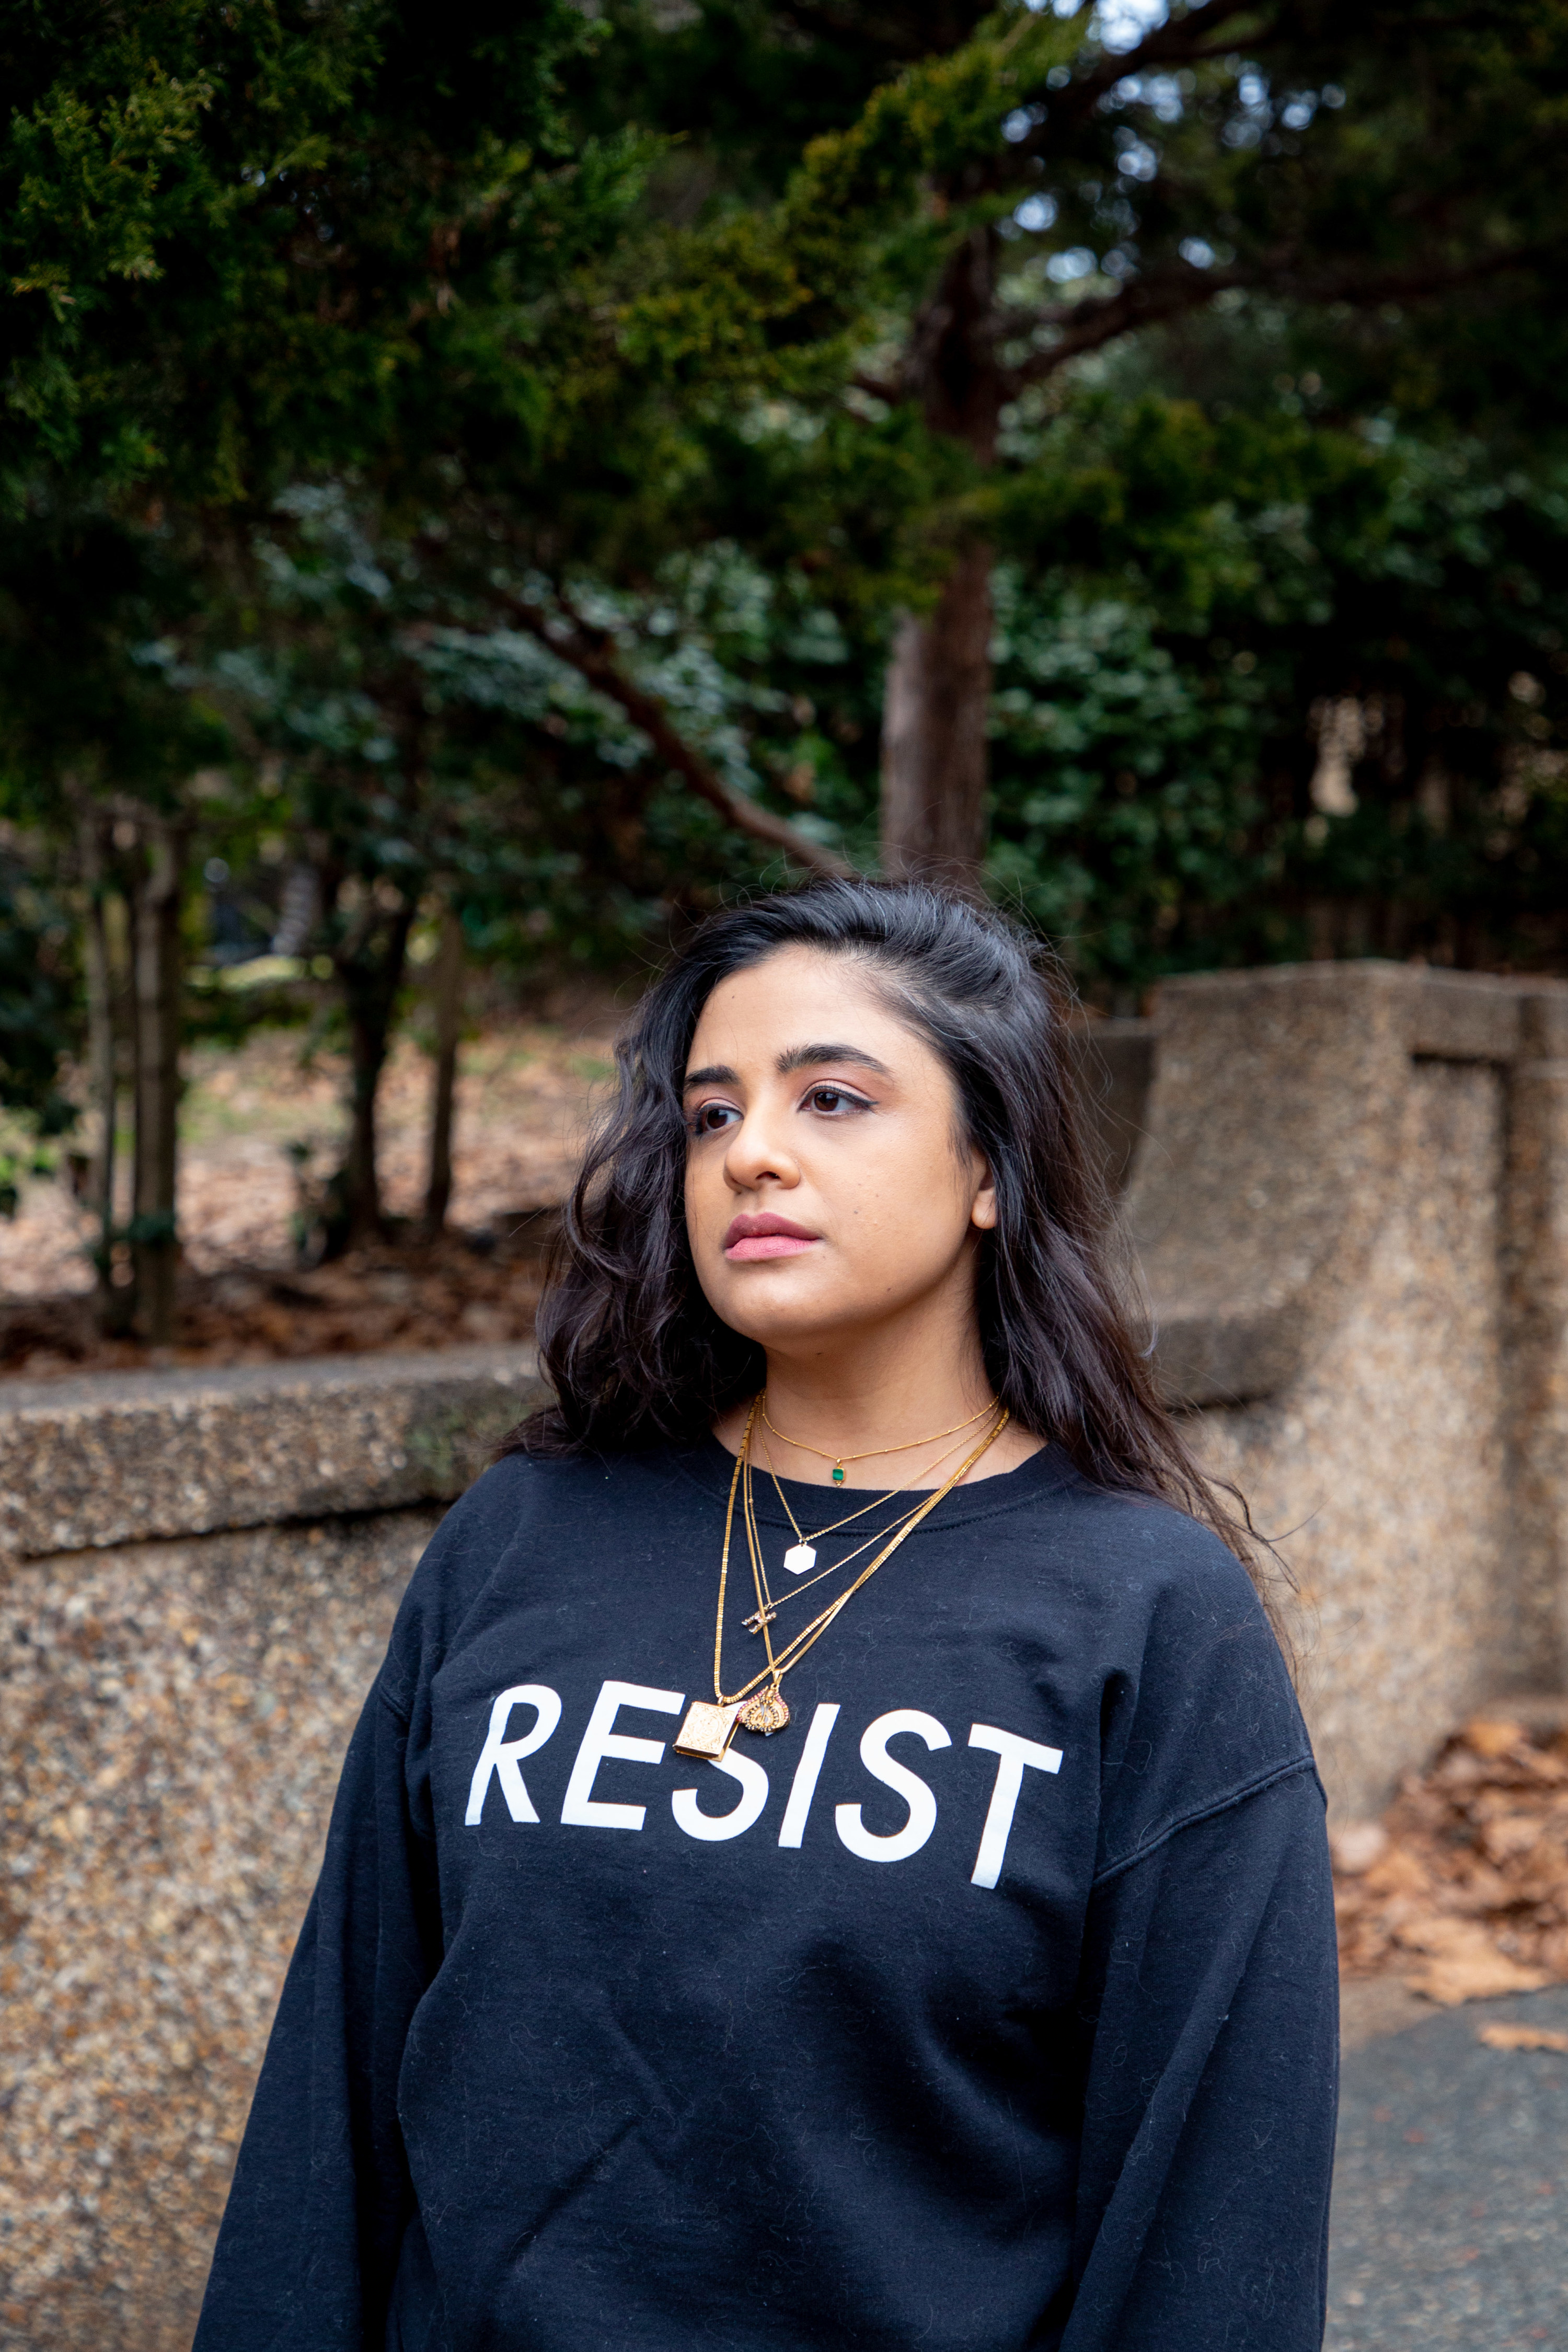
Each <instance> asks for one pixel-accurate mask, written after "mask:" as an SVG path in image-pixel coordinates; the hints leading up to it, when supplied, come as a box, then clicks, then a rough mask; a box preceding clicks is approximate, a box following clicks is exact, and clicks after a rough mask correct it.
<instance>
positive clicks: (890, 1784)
mask: <svg viewBox="0 0 1568 2352" xmlns="http://www.w3.org/2000/svg"><path fill="white" fill-rule="evenodd" d="M900 1731H912V1732H913V1733H914V1734H915V1736H916V1738H920V1739H923V1740H924V1741H925V1744H926V1746H927V1747H928V1748H951V1747H952V1739H951V1738H949V1736H948V1734H947V1733H946V1732H945V1731H944V1730H943V1728H942V1725H941V1724H940V1723H939V1722H938V1721H937V1719H936V1717H935V1716H934V1715H922V1714H921V1711H920V1709H919V1707H916V1706H898V1707H895V1708H894V1709H893V1711H892V1713H891V1714H890V1715H879V1717H877V1720H876V1722H875V1723H869V1724H868V1725H867V1727H866V1728H865V1730H864V1731H863V1732H862V1733H861V1735H860V1761H861V1763H862V1764H864V1766H865V1767H866V1769H867V1771H868V1772H869V1774H870V1775H871V1778H872V1779H873V1780H880V1781H881V1783H882V1785H883V1786H884V1788H888V1789H891V1790H893V1791H894V1793H895V1794H896V1795H898V1796H900V1797H902V1799H903V1801H904V1802H905V1804H906V1805H908V1807H909V1809H910V1817H909V1820H908V1821H907V1822H905V1823H904V1826H903V1828H902V1829H901V1830H895V1831H894V1832H892V1834H891V1835H890V1836H889V1837H874V1836H873V1835H872V1833H871V1832H870V1831H869V1830H868V1829H867V1827H866V1825H865V1822H863V1821H862V1819H861V1814H860V1808H859V1806H858V1805H837V1806H835V1808H834V1812H833V1819H834V1822H835V1824H836V1826H837V1831H838V1835H839V1838H840V1840H841V1842H842V1843H844V1844H845V1845H847V1847H848V1849H849V1851H850V1853H853V1854H858V1856H859V1858H860V1860H861V1861H862V1862H906V1861H907V1860H908V1859H909V1857H910V1854H911V1853H919V1852H920V1850H921V1846H922V1845H924V1843H925V1842H926V1840H927V1838H929V1837H930V1835H931V1832H932V1830H934V1829H935V1827H936V1799H935V1798H934V1797H933V1796H932V1795H931V1790H929V1789H928V1788H927V1787H926V1784H925V1782H924V1781H923V1780H917V1779H916V1777H915V1775H914V1774H913V1773H912V1772H911V1771H910V1769H909V1767H908V1766H907V1765H905V1764H898V1763H895V1762H894V1760H893V1759H892V1757H890V1756H889V1753H888V1742H889V1739H896V1738H898V1736H899V1734H900Z"/></svg>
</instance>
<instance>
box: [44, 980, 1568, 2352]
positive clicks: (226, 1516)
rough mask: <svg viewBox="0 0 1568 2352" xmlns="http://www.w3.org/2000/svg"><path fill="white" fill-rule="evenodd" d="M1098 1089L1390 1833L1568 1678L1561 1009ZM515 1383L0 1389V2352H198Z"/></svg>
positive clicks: (1317, 1047)
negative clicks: (285, 1999)
mask: <svg viewBox="0 0 1568 2352" xmlns="http://www.w3.org/2000/svg"><path fill="white" fill-rule="evenodd" d="M1084 1062H1085V1068H1086V1073H1087V1075H1088V1076H1089V1082H1090V1091H1091V1094H1092V1095H1093V1097H1094V1099H1095V1102H1096V1104H1097V1107H1098V1111H1099V1116H1100V1128H1101V1140H1102V1144H1103V1150H1104V1157H1105V1161H1106V1166H1107V1168H1108V1171H1110V1174H1111V1175H1112V1177H1113V1178H1115V1179H1117V1180H1118V1181H1121V1180H1123V1179H1124V1180H1125V1183H1126V1195H1125V1198H1126V1210H1127V1219H1128V1225H1129V1230H1130V1233H1131V1236H1132V1238H1133V1240H1134V1242H1135V1244H1136V1247H1137V1252H1138V1256H1139V1260H1140V1263H1141V1266H1142V1279H1143V1282H1144V1285H1145V1287H1146V1293H1147V1303H1148V1309H1149V1313H1150V1317H1151V1319H1152V1326H1153V1328H1154V1332H1155V1335H1156V1344H1157V1351H1158V1361H1159V1363H1160V1366H1161V1370H1162V1376H1163V1380H1164V1381H1165V1383H1166V1386H1167V1388H1168V1391H1169V1392H1170V1394H1171V1395H1172V1397H1173V1399H1174V1400H1175V1401H1176V1402H1178V1403H1179V1404H1180V1405H1181V1406H1182V1408H1183V1409H1184V1412H1186V1413H1188V1414H1189V1415H1190V1416H1191V1424H1192V1427H1193V1429H1194V1433H1195V1434H1196V1435H1197V1437H1198V1439H1199V1441H1200V1443H1201V1444H1202V1446H1203V1448H1204V1450H1205V1454H1206V1455H1207V1457H1208V1459H1209V1461H1210V1462H1211V1464H1212V1465H1214V1466H1215V1468H1217V1469H1219V1470H1221V1471H1223V1472H1224V1473H1225V1474H1226V1475H1229V1476H1232V1477H1234V1478H1235V1479H1236V1480H1237V1483H1238V1484H1239V1485H1240V1486H1242V1487H1243V1489H1244V1490H1245V1492H1246V1493H1247V1496H1248V1498H1249V1500H1250V1502H1251V1505H1252V1507H1253V1511H1254V1516H1255V1517H1256V1520H1257V1522H1258V1525H1259V1526H1260V1527H1262V1528H1265V1529H1267V1530H1268V1531H1269V1532H1270V1533H1271V1534H1273V1535H1275V1536H1276V1537H1277V1538H1278V1539H1279V1549H1280V1552H1281V1553H1282V1555H1283V1556H1284V1558H1285V1559H1286V1560H1287V1561H1288V1563H1289V1567H1290V1569H1291V1570H1292V1571H1293V1573H1294V1576H1295V1578H1296V1580H1297V1583H1298V1586H1299V1589H1300V1608H1299V1609H1298V1611H1297V1612H1296V1618H1295V1624H1296V1637H1297V1641H1298V1645H1299V1648H1300V1654H1301V1679H1302V1687H1303V1693H1304V1696H1305V1698H1306V1702H1307V1706H1308V1710H1309V1714H1310V1718H1311V1721H1312V1725H1313V1729H1314V1733H1315V1736H1316V1738H1317V1740H1318V1744H1319V1748H1320V1752H1321V1759H1322V1761H1323V1766H1324V1770H1325V1777H1326V1779H1327V1780H1328V1783H1329V1787H1330V1790H1331V1798H1332V1801H1333V1803H1334V1805H1335V1807H1336V1809H1337V1810H1338V1811H1339V1812H1340V1813H1341V1814H1342V1815H1356V1814H1361V1813H1365V1812H1368V1811H1374V1810H1376V1809H1377V1808H1378V1807H1379V1806H1380V1805H1381V1803H1382V1802H1383V1801H1384V1798H1385V1796H1386V1795H1387V1793H1388V1791H1389V1790H1390V1788H1391V1786H1392V1784H1393V1781H1394V1777H1395V1776H1396V1774H1397V1773H1398V1772H1399V1771H1400V1770H1401V1769H1403V1768H1405V1766H1407V1765H1409V1764H1411V1763H1415V1762H1418V1761H1420V1760H1421V1759H1423V1758H1424V1756H1425V1755H1426V1753H1427V1751H1428V1750H1429V1749H1430V1748H1431V1747H1432V1746H1433V1745H1434V1744H1435V1743H1436V1741H1437V1740H1438V1739H1440V1738H1442V1737H1443V1735H1444V1733H1445V1732H1446V1731H1447V1728H1448V1727H1449V1726H1450V1725H1451V1724H1452V1723H1453V1722H1454V1721H1455V1719H1456V1718H1458V1717H1461V1716H1463V1715H1464V1714H1465V1713H1466V1712H1467V1711H1468V1710H1469V1709H1470V1708H1471V1707H1473V1706H1476V1705H1477V1704H1478V1703H1479V1702H1481V1701H1484V1700H1488V1699H1490V1698H1492V1697H1495V1696H1501V1695H1504V1694H1507V1693H1510V1692H1515V1691H1522V1690H1526V1689H1529V1690H1540V1689H1542V1688H1553V1689H1555V1688H1560V1687H1561V1686H1562V1684H1563V1665H1564V1652H1565V1632H1568V1627H1565V1620H1564V1595H1565V1593H1568V987H1563V986H1553V985H1552V984H1551V983H1539V982H1533V983H1523V982H1521V983H1514V982H1500V981H1489V980H1479V979H1467V978H1458V977H1456V976H1453V975H1447V974H1435V973H1429V972H1422V971H1414V970H1410V969H1407V968H1405V967H1402V966H1394V965H1382V964H1376V963H1360V964H1352V965H1343V964H1341V965H1311V966H1306V967H1301V968H1298V969H1289V968H1287V969H1282V970H1279V971H1266V972H1242V973H1234V974H1223V975H1218V976H1204V977H1200V978H1196V979H1191V980H1182V981H1176V982H1168V983H1167V984H1166V986H1165V988H1164V990H1163V993H1162V997H1161V1001H1160V1005H1159V1009H1158V1017H1157V1018H1156V1019H1155V1020H1154V1021H1152V1022H1106V1023H1100V1024H1094V1026H1093V1029H1092V1031H1091V1032H1089V1034H1088V1035H1087V1037H1086V1039H1085V1043H1084ZM537 1393H538V1387H537V1382H536V1380H535V1377H534V1374H533V1371H532V1368H531V1363H530V1361H529V1360H528V1359H527V1357H526V1356H525V1355H524V1354H522V1353H521V1352H520V1351H518V1350H516V1349H464V1350H454V1351H452V1352H451V1353H448V1354H443V1355H439V1356H426V1357H423V1358H410V1359H404V1360H397V1359H388V1358H379V1359H378V1358H368V1359H363V1360H359V1361H357V1362H356V1361H354V1360H342V1359H339V1360H334V1361H333V1362H331V1363H324V1364H319V1365H314V1366H305V1367H300V1366H292V1367H291V1366H262V1367H257V1368H255V1369H253V1370H244V1371H235V1372H229V1373H220V1374H216V1375H211V1376H197V1375H195V1374H189V1373H174V1374H147V1375H138V1376H132V1377H123V1378H122V1377H108V1378H101V1379H99V1380H95V1381H67V1382H58V1383H49V1384H39V1385H37V1386H32V1387H29V1386H27V1385H25V1384H16V1383H8V1384H7V1385H6V1387H5V1391H3V1402H0V1759H3V1768H0V1769H3V1773H4V1783H3V1785H4V1802H5V1814H6V1829H7V1836H6V1840H5V1868H4V1873H3V1874H0V1938H3V1942H4V1951H3V1955H0V2113H3V2115H4V2117H5V2125H4V2130H3V2133H0V2347H3V2352H23V2347H26V2352H87V2347H91V2352H181V2348H182V2347H184V2346H185V2345H186V2344H188V2342H189V2337H190V2332H191V2327H192V2324H193V2321H194V2317H195V2310H196V2307H197V2305H198V2303H199V2300H200V2294H201V2288H202V2283H203V2279H204V2276H205V2267H206V2260H207V2254H208V2250H209V2248H210V2244H211V2240H212V2233H213V2231H214V2228H215V2226H216V2219H217V2215H218V2212H219V2210H220V2209H221V2205H222V2200H223V2195H224V2189H225V2186H226V2179H227V2175H228V2169H229V2166H230V2163H231V2161H232V2158H233V2153H234V2148H235V2146H236V2143H237V2138H238V2135H239V2132H240V2129H241V2126H242V2125H243V2121H244V2116H245V2110H246V2105H247V2098H248V2094H249V2086H250V2084H251V2082H252V2080H253V2079H254V2074H255V2070H256V2067H257V2065H258V2062H259V2059H260V2054H261V2050H262V2046H263V2042H264V2040H265V2035H266V2030H267V2023H268V2018H269V2016H270V2013H271V2010H272V2006H273V2003H274V2001H275V2000H276V1996H277V1989H278V1984H279V1979H280V1976H281V1973H282V1969H283V1967H284V1964H285V1961H286V1959H287V1956H288V1952H289V1948H290V1946H291V1944H292V1941H293V1938H294V1937H295V1935H296V1933H297V1931H298V1927H299V1922H300V1917H301V1916H302V1913H303V1910H304V1906H305V1902H306V1899H307V1896H308V1893H309V1889H310V1882H311V1879H312V1877H313V1875H314V1872H315V1868H316V1864H317V1858H318V1855H319V1853H320V1850H321V1837H322V1833H323V1832H324V1828H325V1822H326V1814H327V1810H328V1806H329V1802H330V1799H331V1790H332V1786H333V1783H334V1780H335V1777H336V1773H337V1769H338V1765H339V1761H340V1759H341V1757H342V1748H343V1746H344V1743H345V1741H346V1739H347V1738H348V1734H349V1730H350V1728H351V1727H352V1724H353V1718H354V1716H355V1713H356V1711H357V1709H358V1706H359V1705H360V1702H361V1699H362V1697H363V1693H364V1691H365V1688H366V1687H367V1685H368V1684H369V1682H370V1679H371V1676H372V1675H373V1673H374V1666H375V1663H376V1659H377V1657H378V1655H379V1653H380V1650H381V1646H382V1643H383V1642H384V1638H385V1633H386V1629H387V1626H388V1624H389V1622H390V1620H391V1616H392V1612H393V1610H394V1608H395V1603H396V1600H397V1596H398V1594H399V1592H400V1591H401V1589H402V1586H403V1584H404V1582H405V1579H406V1576H407V1573H408V1570H409V1569H410V1568H411V1566H412V1564H413V1562H414V1559H416V1556H417V1553H418V1551H419V1549H420V1548H421V1546H422V1545H423V1543H424V1541H425V1539H426V1536H427V1534H428V1532H429V1530H430V1528H432V1527H433V1526H434V1525H435V1523H436V1521H437V1517H439V1513H440V1509H441V1507H442V1506H443V1505H444V1504H445V1503H446V1502H447V1501H448V1500H449V1499H450V1498H451V1497H452V1496H455V1495H457V1494H458V1493H459V1492H460V1491H461V1490H462V1487H463V1486H464V1485H465V1484H466V1483H467V1482H468V1479H469V1478H470V1477H471V1476H472V1475H474V1473H475V1472H476V1471H477V1469H478V1468H479V1466H480V1465H481V1464H482V1462H483V1460H484V1458H485V1456H486V1454H487V1453H488V1451H489V1447H490V1445H491V1444H493V1443H494V1441H495V1439H496V1437H497V1436H499V1434H500V1432H501V1431H502V1430H503V1429H504V1428H505V1427H507V1426H508V1425H509V1424H510V1422H512V1421H513V1420H514V1419H515V1418H516V1417H517V1414H518V1412H519V1411H520V1410H521V1407H522V1406H523V1405H524V1403H525V1402H528V1401H529V1400H530V1399H531V1397H533V1396H535V1395H537Z"/></svg>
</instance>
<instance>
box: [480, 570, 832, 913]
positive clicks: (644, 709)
mask: <svg viewBox="0 0 1568 2352" xmlns="http://www.w3.org/2000/svg"><path fill="white" fill-rule="evenodd" d="M488 593H489V594H490V595H491V596H493V597H494V598H495V600H496V602H497V603H498V604H500V606H501V608H502V609H503V611H505V612H507V613H509V614H510V615H511V617H512V619H513V620H514V621H516V622H517V623H518V625H520V627H521V628H524V629H526V630H527V631H528V633H529V635H531V636H533V637H537V638H538V640H539V642H540V644H541V645H542V646H546V647H547V648H548V649H549V651H550V652H551V653H552V654H556V655H558V656H560V658H561V659H562V660H563V662H569V663H570V664H571V666H572V667H573V668H574V670H575V671H576V672H577V673H578V675H579V677H584V678H586V679H587V681H588V683H589V685H590V686H592V687H594V688H596V690H597V691H598V692H599V693H600V694H603V695H605V696H606V697H607V698H608V699H609V700H610V701H611V702H616V703H618V704H619V705H620V707H621V709H623V710H624V711H625V712H626V717H627V718H628V719H630V720H631V722H632V724H633V726H634V727H640V728H641V730H642V731H643V733H644V734H645V735H646V736H647V739H648V740H649V741H650V742H651V743H652V745H653V747H654V750H655V751H656V752H657V753H658V757H659V758H660V759H661V760H662V761H664V763H665V765H666V766H667V767H669V768H673V769H674V770H675V772H676V773H677V774H678V775H679V776H681V777H683V778H684V779H685V781H686V782H687V783H688V784H689V786H690V788H691V790H692V791H693V792H694V793H697V795H698V796H699V798H700V799H701V800H705V801H706V802H707V803H708V804H709V806H710V808H715V809H717V810H718V812H719V814H720V815H721V817H722V818H723V819H724V820H725V822H726V824H732V825H733V826H734V828H735V830H736V832H737V833H746V834H750V835H751V836H752V839H753V840H755V841H765V842H766V843H767V844H768V845H769V846H770V847H771V848H773V849H782V850H783V851H784V854H785V856H789V857H793V858H794V859H795V864H796V865H797V866H805V868H806V869H807V871H808V872H810V873H813V874H833V875H838V876H845V875H851V874H853V873H854V871H855V869H854V867H853V866H850V865H849V864H847V861H846V860H845V859H844V858H842V857H840V856H838V855H837V851H835V850H831V849H826V848H825V847H824V846H823V845H822V843H821V842H819V841H813V840H812V839H811V837H810V835H807V834H804V833H798V832H797V831H796V830H795V826H794V825H793V824H790V823H789V822H788V820H787V818H784V817H782V816H774V814H773V811H772V810H771V809H765V808H763V807H762V806H761V804H760V803H758V802H756V801H754V800H752V799H751V798H750V797H749V795H748V794H746V793H737V792H733V791H731V787H730V786H729V785H728V784H727V783H725V782H724V780H723V778H722V777H721V776H720V775H719V774H718V773H717V772H715V770H714V769H713V768H712V767H711V766H710V764H709V762H708V761H706V760H705V759H704V758H703V756H702V754H701V752H700V751H698V750H697V748H696V746H695V745H694V744H691V743H689V742H688V741H687V740H686V738H685V736H684V735H682V734H681V732H680V730H679V728H678V727H676V726H675V725H674V724H673V723H672V721H671V719H670V717H669V713H668V710H667V709H666V708H665V706H664V704H663V702H662V701H661V700H660V699H659V698H658V695H655V694H649V693H647V690H646V689H645V688H642V687H640V686H638V685H637V683H636V681H635V680H634V679H632V678H629V677H627V676H626V671H625V670H624V669H623V668H622V667H621V666H620V664H619V662H618V661H617V660H616V648H615V639H614V638H613V637H612V636H611V635H610V633H609V631H608V630H607V629H596V628H594V627H593V626H592V625H590V624H589V623H588V622H586V621H584V620H583V619H581V618H580V616H579V615H578V614H575V613H574V612H572V610H571V608H570V607H569V606H568V605H566V604H564V603H563V605H562V612H563V615H564V619H565V626H564V627H563V626H562V625H560V624H559V623H555V622H553V621H552V615H551V614H548V613H546V612H545V611H544V610H543V609H542V607H541V606H540V605H538V604H532V603H531V602H530V601H529V599H528V598H527V597H525V596H517V595H513V594H512V593H510V591H508V590H505V589H493V588H492V589H490V590H489V592H488Z"/></svg>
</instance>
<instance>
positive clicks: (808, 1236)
mask: <svg viewBox="0 0 1568 2352" xmlns="http://www.w3.org/2000/svg"><path fill="white" fill-rule="evenodd" d="M820 1239H821V1235H820V1234H812V1233H808V1232H807V1231H806V1229H805V1226H804V1225H794V1224H791V1223H790V1221H789V1219H788V1218H787V1217H775V1216H773V1215H772V1214H771V1213H769V1214H768V1215H765V1216H761V1217H736V1218H733V1219H732V1220H731V1225H730V1230H729V1232H728V1233H727V1234H725V1236H724V1255H725V1256H726V1257H727V1258H729V1259H731V1261H732V1262H733V1263H736V1264H741V1265H744V1264H746V1263H748V1262H750V1261H751V1260H752V1259H755V1258H764V1257H798V1256H799V1255H800V1254H801V1252H802V1250H808V1249H810V1248H811V1247H812V1245H813V1244H815V1243H816V1242H817V1241H819V1240H820Z"/></svg>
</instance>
